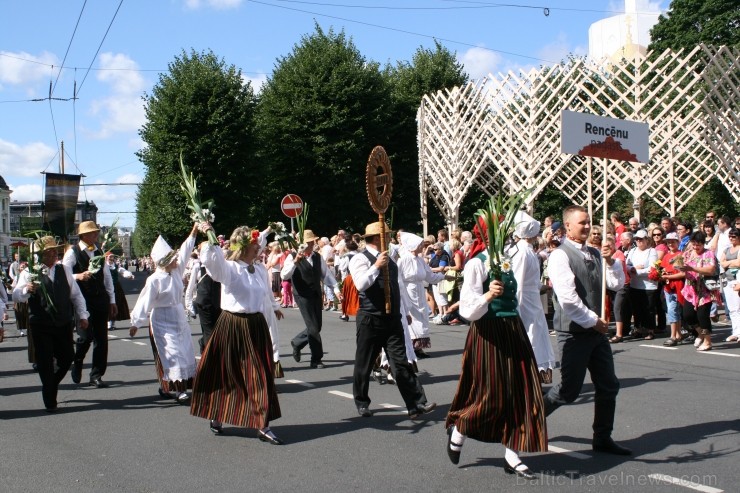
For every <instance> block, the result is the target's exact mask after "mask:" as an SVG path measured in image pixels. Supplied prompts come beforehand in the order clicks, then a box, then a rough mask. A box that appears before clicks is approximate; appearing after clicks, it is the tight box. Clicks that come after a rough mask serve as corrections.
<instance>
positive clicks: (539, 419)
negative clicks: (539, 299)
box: [446, 196, 547, 479]
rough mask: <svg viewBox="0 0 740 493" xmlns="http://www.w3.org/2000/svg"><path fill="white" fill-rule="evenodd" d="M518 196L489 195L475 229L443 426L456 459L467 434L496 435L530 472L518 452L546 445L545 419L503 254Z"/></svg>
mask: <svg viewBox="0 0 740 493" xmlns="http://www.w3.org/2000/svg"><path fill="white" fill-rule="evenodd" d="M512 199H513V200H512ZM521 200H522V198H521V197H516V196H515V197H512V198H510V199H507V200H506V202H503V201H502V199H501V198H498V199H491V202H490V203H489V209H488V210H481V211H479V215H480V216H481V217H479V219H478V224H477V225H476V226H475V227H474V229H473V232H474V234H475V236H476V239H475V241H474V242H473V246H472V247H471V252H470V260H468V262H467V263H466V265H465V270H464V274H463V286H462V290H461V293H460V313H461V315H462V316H463V317H465V318H466V319H468V320H470V321H471V322H472V323H471V326H470V331H469V332H468V337H467V340H466V342H465V350H464V352H463V359H462V371H461V373H460V380H459V382H458V386H457V391H456V393H455V397H454V399H453V400H452V404H451V405H450V410H449V413H448V415H447V421H446V428H447V434H448V440H447V455H448V456H449V458H450V460H451V461H452V463H453V464H457V463H458V462H459V460H460V452H461V450H462V446H463V443H464V441H465V439H466V438H473V439H475V440H479V441H482V442H488V443H496V442H499V443H502V444H503V445H504V447H505V450H506V451H505V455H504V457H505V465H504V470H505V471H506V473H508V474H515V475H517V476H519V477H522V478H527V479H531V478H534V477H535V476H534V474H533V473H532V472H531V471H530V470H529V468H528V467H527V466H526V465H524V464H523V463H522V461H521V460H520V459H519V455H518V453H517V452H520V451H523V452H545V451H546V450H547V425H546V423H545V409H544V403H543V400H542V388H541V386H540V375H539V371H538V369H537V361H536V360H535V356H534V353H533V351H532V345H531V344H530V342H529V338H528V337H527V331H526V330H525V328H524V325H523V324H522V320H521V318H520V317H519V314H518V313H517V298H516V280H515V279H514V273H513V272H512V271H511V263H510V260H509V259H508V258H506V257H504V255H503V253H504V245H505V241H506V239H507V238H508V237H509V236H510V234H511V233H512V232H513V229H514V228H513V226H514V215H515V214H516V211H517V209H518V208H519V205H520V204H521Z"/></svg>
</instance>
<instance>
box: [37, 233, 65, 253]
mask: <svg viewBox="0 0 740 493" xmlns="http://www.w3.org/2000/svg"><path fill="white" fill-rule="evenodd" d="M33 247H34V248H33V250H34V252H45V251H46V250H52V249H55V248H64V245H62V244H59V243H57V240H56V238H54V237H53V236H42V237H41V238H39V239H38V240H36V241H34V242H33Z"/></svg>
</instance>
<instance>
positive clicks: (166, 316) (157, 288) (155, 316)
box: [131, 235, 196, 404]
mask: <svg viewBox="0 0 740 493" xmlns="http://www.w3.org/2000/svg"><path fill="white" fill-rule="evenodd" d="M194 245H195V236H192V235H191V236H188V237H187V239H186V240H185V241H184V242H183V243H182V245H181V246H180V250H179V252H177V251H174V250H172V248H171V247H170V246H169V245H168V244H167V242H166V241H165V240H164V238H162V237H161V236H160V237H158V238H157V241H156V242H155V244H154V247H153V248H152V253H151V255H152V259H153V260H154V262H155V263H156V264H157V270H156V271H155V272H154V273H153V274H152V275H151V276H149V277H148V278H147V280H146V284H145V285H144V289H142V290H141V293H139V298H138V300H136V305H135V306H134V309H133V311H132V312H131V326H132V327H148V328H150V337H151V340H152V341H153V345H152V351H153V353H154V361H155V367H156V369H157V377H158V378H159V381H160V385H161V387H160V394H161V395H163V396H165V395H166V394H168V393H169V394H170V395H172V396H173V397H175V398H177V401H178V402H179V403H181V404H184V403H186V402H187V400H188V395H187V393H186V391H187V389H188V388H191V387H192V379H193V377H194V376H195V370H196V363H195V353H194V350H193V340H192V334H191V332H190V324H189V323H188V319H187V316H186V314H185V309H184V306H183V303H182V293H183V284H182V277H183V273H184V272H185V264H186V262H187V260H188V257H189V256H190V252H191V251H192V250H193V246H194ZM174 261H177V266H176V267H174V268H171V267H170V268H168V266H171V264H172V263H173V262H174Z"/></svg>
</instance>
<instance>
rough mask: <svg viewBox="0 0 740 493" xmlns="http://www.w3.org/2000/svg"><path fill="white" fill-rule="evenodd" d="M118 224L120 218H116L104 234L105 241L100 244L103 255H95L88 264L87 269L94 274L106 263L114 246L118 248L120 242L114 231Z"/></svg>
mask: <svg viewBox="0 0 740 493" xmlns="http://www.w3.org/2000/svg"><path fill="white" fill-rule="evenodd" d="M117 225H118V218H116V220H115V221H113V224H111V225H110V228H108V231H106V232H105V234H104V235H103V243H101V244H100V249H101V250H102V251H103V254H102V255H95V256H94V257H91V258H90V263H89V264H88V266H87V270H88V271H89V272H92V273H93V274H97V273H98V272H99V271H100V269H102V268H103V265H104V264H105V257H106V255H108V254H109V253H110V252H111V251H113V249H114V248H116V247H117V246H118V245H120V243H119V242H118V240H116V238H115V237H114V236H113V231H115V230H116V226H117Z"/></svg>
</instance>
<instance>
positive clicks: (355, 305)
mask: <svg viewBox="0 0 740 493" xmlns="http://www.w3.org/2000/svg"><path fill="white" fill-rule="evenodd" d="M359 309H360V293H358V292H357V288H356V287H355V282H354V281H353V280H352V274H348V275H347V277H345V278H344V281H343V282H342V313H344V314H345V315H352V316H355V315H357V311H358V310H359Z"/></svg>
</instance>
